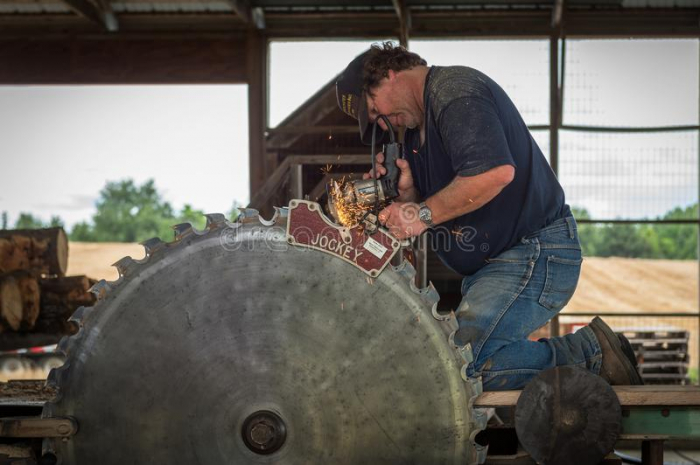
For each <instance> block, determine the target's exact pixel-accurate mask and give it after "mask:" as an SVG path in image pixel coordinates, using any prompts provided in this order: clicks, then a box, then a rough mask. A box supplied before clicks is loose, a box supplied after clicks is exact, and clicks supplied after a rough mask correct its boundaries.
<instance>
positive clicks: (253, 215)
mask: <svg viewBox="0 0 700 465" xmlns="http://www.w3.org/2000/svg"><path fill="white" fill-rule="evenodd" d="M238 211H239V212H240V213H239V214H238V218H237V220H236V221H238V222H239V223H251V222H256V221H259V219H260V212H259V211H257V210H256V209H254V208H239V209H238Z"/></svg>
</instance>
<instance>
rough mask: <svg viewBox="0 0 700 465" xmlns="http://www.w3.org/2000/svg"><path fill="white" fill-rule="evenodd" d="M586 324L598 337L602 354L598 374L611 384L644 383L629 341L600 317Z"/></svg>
mask: <svg viewBox="0 0 700 465" xmlns="http://www.w3.org/2000/svg"><path fill="white" fill-rule="evenodd" d="M588 326H589V327H590V328H591V329H592V330H593V333H594V334H595V337H596V339H598V344H599V345H600V350H601V352H602V355H603V360H602V363H601V367H600V376H602V377H603V379H604V380H605V381H607V382H608V383H610V384H611V385H613V386H616V385H633V384H644V381H642V377H641V376H639V372H638V371H637V357H636V356H635V355H634V351H633V350H632V345H631V344H630V341H628V340H627V338H626V337H625V336H623V335H622V334H615V333H614V332H613V330H612V329H610V326H608V325H607V324H605V322H604V321H603V320H601V319H600V317H595V318H593V321H591V323H590V324H589V325H588Z"/></svg>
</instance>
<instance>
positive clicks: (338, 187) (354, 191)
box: [326, 115, 403, 233]
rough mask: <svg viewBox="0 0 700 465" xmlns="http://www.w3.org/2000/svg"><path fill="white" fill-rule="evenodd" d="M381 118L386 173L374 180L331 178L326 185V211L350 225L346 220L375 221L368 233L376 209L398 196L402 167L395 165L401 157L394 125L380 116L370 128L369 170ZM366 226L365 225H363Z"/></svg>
mask: <svg viewBox="0 0 700 465" xmlns="http://www.w3.org/2000/svg"><path fill="white" fill-rule="evenodd" d="M380 118H381V119H382V120H383V121H384V123H385V124H386V126H387V129H388V131H387V132H388V133H389V143H388V144H384V145H383V148H382V152H383V153H384V167H385V168H386V174H385V175H383V176H381V177H379V178H378V177H376V176H375V178H373V179H360V180H355V181H352V180H351V181H341V182H338V181H331V182H330V183H328V184H327V185H326V193H327V194H328V213H330V215H331V216H332V217H333V218H334V219H335V221H336V222H339V223H341V224H343V225H345V226H353V225H354V224H348V223H365V226H368V223H369V224H370V226H371V224H374V227H370V228H369V230H368V232H370V233H371V232H372V231H373V230H376V222H377V214H378V213H379V209H380V208H381V207H382V206H384V205H386V204H387V203H389V202H391V201H392V200H393V199H395V198H396V197H398V196H399V190H398V182H399V174H400V172H401V170H400V169H399V167H398V166H396V160H398V159H399V158H402V154H403V149H402V145H401V144H400V143H398V142H396V140H395V136H394V128H393V127H392V125H391V123H390V122H389V119H388V118H387V117H386V116H384V115H380V116H379V117H378V118H377V120H376V121H375V122H374V127H373V128H372V171H373V172H374V173H376V160H375V158H376V154H375V142H376V130H377V122H378V121H379V119H380ZM366 229H367V228H366Z"/></svg>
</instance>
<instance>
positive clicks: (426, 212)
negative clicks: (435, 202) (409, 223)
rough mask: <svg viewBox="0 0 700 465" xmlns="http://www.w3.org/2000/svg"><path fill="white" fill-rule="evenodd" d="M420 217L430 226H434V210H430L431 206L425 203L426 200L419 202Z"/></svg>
mask: <svg viewBox="0 0 700 465" xmlns="http://www.w3.org/2000/svg"><path fill="white" fill-rule="evenodd" d="M418 208H419V210H418V218H419V219H420V220H421V221H422V222H423V224H425V225H426V226H427V227H429V228H434V227H435V223H433V212H432V211H431V210H430V207H429V206H427V205H426V204H425V202H421V203H419V204H418Z"/></svg>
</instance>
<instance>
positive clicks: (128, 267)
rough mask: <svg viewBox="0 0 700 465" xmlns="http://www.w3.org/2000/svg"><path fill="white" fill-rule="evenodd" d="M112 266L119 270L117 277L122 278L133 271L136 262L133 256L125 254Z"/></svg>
mask: <svg viewBox="0 0 700 465" xmlns="http://www.w3.org/2000/svg"><path fill="white" fill-rule="evenodd" d="M112 266H113V267H115V268H116V269H117V271H118V272H119V277H120V278H123V277H126V276H129V275H130V274H131V273H132V272H133V271H134V269H135V268H136V267H137V263H136V261H135V260H134V259H133V258H131V257H129V256H126V257H124V258H121V259H119V260H117V261H116V262H115V263H113V264H112Z"/></svg>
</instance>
